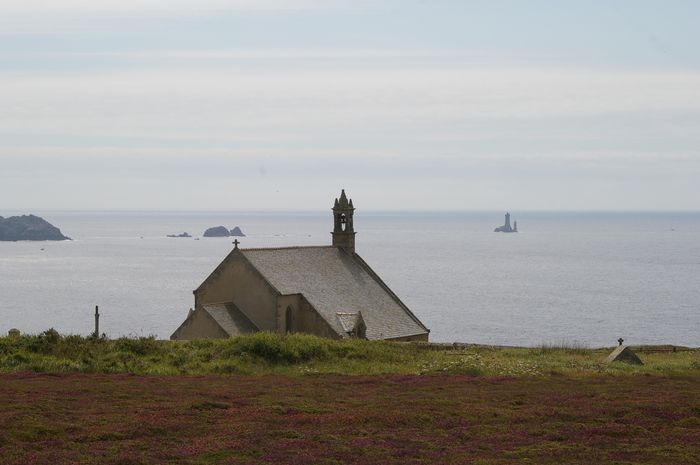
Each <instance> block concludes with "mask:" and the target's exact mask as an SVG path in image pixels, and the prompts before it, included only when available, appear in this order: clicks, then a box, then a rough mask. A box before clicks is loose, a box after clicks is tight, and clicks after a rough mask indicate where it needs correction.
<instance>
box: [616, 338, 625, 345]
mask: <svg viewBox="0 0 700 465" xmlns="http://www.w3.org/2000/svg"><path fill="white" fill-rule="evenodd" d="M623 342H625V340H624V339H622V338H620V339H618V340H617V343H618V345H622V343H623Z"/></svg>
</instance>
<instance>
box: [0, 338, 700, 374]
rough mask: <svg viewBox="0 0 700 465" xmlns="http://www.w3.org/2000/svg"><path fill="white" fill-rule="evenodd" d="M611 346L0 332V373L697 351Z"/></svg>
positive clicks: (362, 366) (487, 370)
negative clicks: (0, 335)
mask: <svg viewBox="0 0 700 465" xmlns="http://www.w3.org/2000/svg"><path fill="white" fill-rule="evenodd" d="M611 350H612V348H610V349H599V350H589V349H582V348H576V347H541V348H532V349H528V348H512V349H506V348H489V347H468V348H460V349H456V350H455V349H440V348H434V347H427V346H425V345H420V344H396V343H388V342H382V341H361V340H350V341H330V340H327V339H321V338H317V337H313V336H308V335H301V334H294V335H289V336H284V337H280V336H277V335H273V334H269V333H258V334H253V335H249V336H243V337H239V338H233V339H228V340H198V341H191V342H175V341H157V340H155V339H153V338H138V339H129V338H122V339H115V340H107V339H94V338H84V337H80V336H61V335H59V334H58V333H56V332H55V331H51V330H49V331H46V332H44V333H42V334H40V335H35V336H21V337H4V338H0V373H14V372H25V371H29V372H41V373H134V374H149V375H181V374H188V375H207V374H244V375H260V374H284V375H290V376H296V375H313V374H348V375H369V374H390V373H394V374H419V375H420V374H436V373H447V374H466V375H472V376H551V375H576V376H580V375H587V374H657V375H659V374H662V375H683V374H691V375H693V374H698V373H700V351H697V350H695V351H690V350H682V351H677V352H671V351H664V352H658V351H654V350H655V349H654V348H650V347H647V348H639V355H640V357H641V358H642V360H643V361H644V365H643V366H640V367H636V366H631V365H626V364H622V363H615V364H605V363H603V360H604V358H605V356H606V355H607V354H608V353H609V352H610V351H611Z"/></svg>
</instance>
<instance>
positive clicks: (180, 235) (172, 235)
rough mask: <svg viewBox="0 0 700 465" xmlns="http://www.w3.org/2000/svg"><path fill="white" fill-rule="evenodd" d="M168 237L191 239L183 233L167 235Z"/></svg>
mask: <svg viewBox="0 0 700 465" xmlns="http://www.w3.org/2000/svg"><path fill="white" fill-rule="evenodd" d="M168 237H192V236H190V235H189V234H188V233H186V232H184V233H182V234H168Z"/></svg>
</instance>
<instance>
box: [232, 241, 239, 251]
mask: <svg viewBox="0 0 700 465" xmlns="http://www.w3.org/2000/svg"><path fill="white" fill-rule="evenodd" d="M238 244H240V242H238V239H236V240H235V241H233V250H236V249H237V248H238Z"/></svg>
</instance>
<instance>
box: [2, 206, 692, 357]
mask: <svg viewBox="0 0 700 465" xmlns="http://www.w3.org/2000/svg"><path fill="white" fill-rule="evenodd" d="M11 213H12V212H0V214H3V216H9V215H10V214H11ZM35 213H36V214H40V215H41V216H43V217H44V218H46V219H47V220H48V221H50V222H51V223H53V224H55V225H56V226H58V227H60V228H61V230H62V232H63V233H64V234H66V235H68V236H71V237H72V238H73V239H74V240H73V241H70V242H69V241H66V242H58V243H56V242H16V243H12V242H0V331H1V332H2V333H5V334H6V332H7V331H8V330H9V329H10V328H13V327H16V328H19V329H20V330H22V331H23V332H40V331H43V330H45V329H47V328H50V327H54V328H56V329H57V330H59V331H60V332H63V333H80V334H88V333H90V331H92V327H93V316H92V314H93V312H94V306H95V305H99V306H100V310H101V313H102V318H101V330H102V331H103V332H106V333H107V334H108V335H109V336H110V337H118V336H121V335H151V334H153V335H156V336H158V337H159V338H167V337H169V336H170V334H171V333H172V332H173V331H174V330H175V329H176V328H177V326H178V325H179V324H180V323H181V322H182V321H183V319H184V318H185V316H186V315H187V310H188V309H189V308H190V307H191V306H192V305H193V296H192V290H193V289H195V288H196V287H197V286H198V285H199V284H200V283H201V282H202V280H204V278H206V276H207V275H208V274H209V273H210V272H211V271H212V270H213V269H214V267H215V266H216V265H217V264H218V263H219V262H220V261H221V260H222V259H223V258H224V256H225V255H226V254H227V253H228V252H229V251H230V250H231V248H232V245H231V239H228V238H223V239H218V238H202V239H201V240H194V239H171V238H166V237H165V236H166V234H173V233H180V232H182V231H187V232H189V233H190V234H192V235H194V236H200V235H201V234H202V233H203V231H204V230H205V229H206V228H207V227H211V226H218V225H224V226H227V227H229V228H232V227H234V226H240V227H241V228H242V229H243V231H244V232H245V233H246V234H247V235H248V237H246V238H243V239H242V246H243V247H278V246H287V245H319V244H320V245H325V244H329V243H330V234H329V231H330V230H331V222H332V220H331V215H330V212H322V213H250V212H246V213H235V212H232V213H75V212H71V213H59V212H44V213H42V212H35ZM513 219H515V220H517V221H518V226H519V229H520V231H521V232H520V233H518V234H497V233H493V232H492V231H493V228H494V227H496V226H499V225H501V224H502V223H503V216H502V214H500V213H375V212H372V213H368V212H362V211H358V212H357V213H356V215H355V227H356V230H357V231H358V234H357V252H358V253H359V254H360V255H361V256H362V257H363V258H364V259H365V260H366V261H367V262H368V263H369V264H370V265H371V266H372V267H373V268H374V269H375V271H377V272H378V273H379V275H380V276H382V278H383V279H384V280H385V281H386V282H387V284H389V286H391V287H392V289H393V290H394V291H395V292H396V293H397V294H398V295H399V296H400V297H401V298H402V299H403V301H404V302H405V303H406V304H407V305H408V306H409V307H410V308H411V309H412V310H413V312H414V313H415V314H416V315H417V316H418V317H419V318H420V319H421V320H422V321H423V322H424V323H425V324H426V325H427V326H428V327H429V328H430V329H431V340H433V341H461V342H477V343H489V344H507V345H540V344H559V343H565V344H582V345H588V346H603V345H606V346H611V345H614V344H616V342H615V341H616V339H617V338H618V337H623V338H625V340H626V341H628V342H629V343H631V344H654V343H673V344H682V345H688V346H700V214H697V213H692V214H686V213H684V214H677V213H673V214H651V213H619V214H607V213H606V214H600V213H595V214H594V213H585V214H579V213H577V214H573V213H522V214H519V213H517V212H513Z"/></svg>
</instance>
